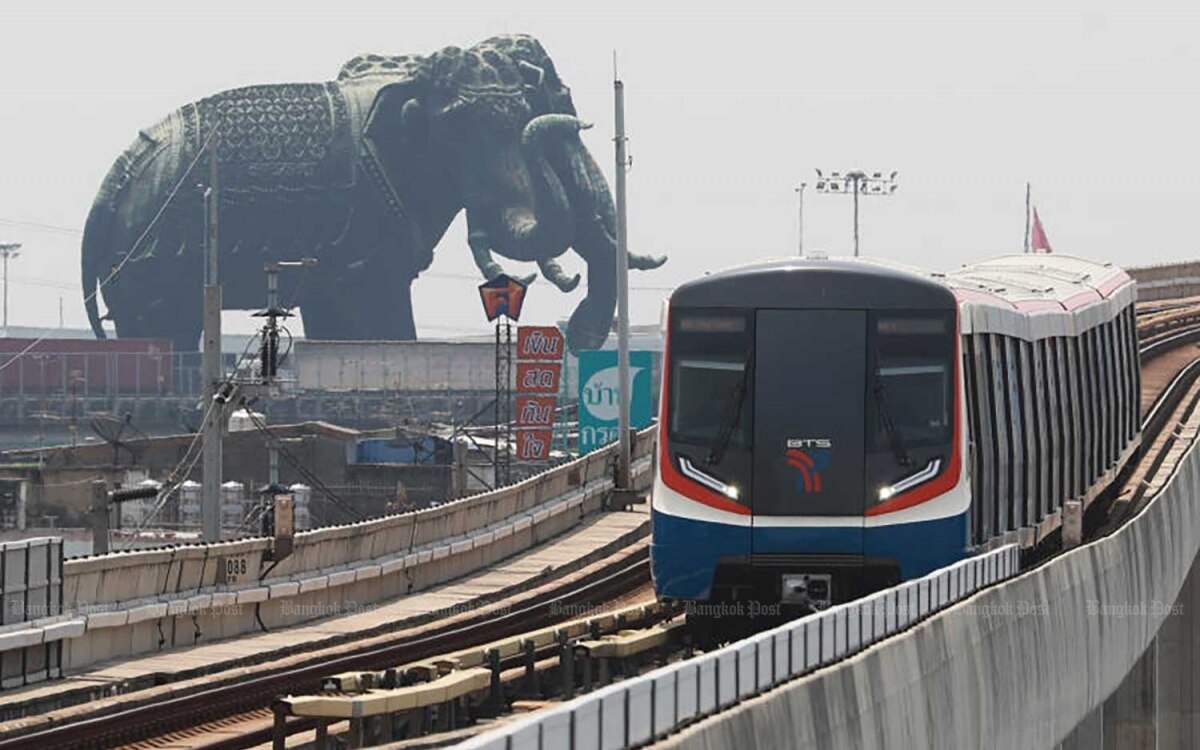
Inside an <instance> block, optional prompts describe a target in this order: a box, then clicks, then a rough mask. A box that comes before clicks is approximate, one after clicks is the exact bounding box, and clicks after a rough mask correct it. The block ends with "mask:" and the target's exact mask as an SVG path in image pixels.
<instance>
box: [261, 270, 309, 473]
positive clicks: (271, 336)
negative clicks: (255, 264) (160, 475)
mask: <svg viewBox="0 0 1200 750" xmlns="http://www.w3.org/2000/svg"><path fill="white" fill-rule="evenodd" d="M315 265H317V259H316V258H303V259H301V260H277V261H270V262H268V263H266V264H265V265H264V266H263V270H264V271H266V272H267V309H266V311H264V312H261V313H256V316H258V317H264V318H266V319H267V324H266V325H265V326H264V327H263V334H262V340H263V341H262V353H261V356H260V362H261V367H262V385H264V386H266V388H267V394H268V395H274V393H275V386H276V377H277V376H278V368H279V318H287V317H290V316H291V313H289V312H288V311H287V310H284V309H283V308H282V307H280V306H279V272H280V271H281V270H283V269H285V268H311V267H313V266H315ZM267 484H268V485H272V486H273V485H277V484H279V445H278V444H277V443H276V441H275V439H274V438H268V443H267Z"/></svg>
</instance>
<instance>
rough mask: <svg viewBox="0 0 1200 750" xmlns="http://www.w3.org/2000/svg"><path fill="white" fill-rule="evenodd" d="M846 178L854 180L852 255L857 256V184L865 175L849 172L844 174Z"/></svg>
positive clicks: (860, 182) (859, 183)
mask: <svg viewBox="0 0 1200 750" xmlns="http://www.w3.org/2000/svg"><path fill="white" fill-rule="evenodd" d="M846 177H847V179H851V180H854V257H855V258H857V257H858V186H859V185H861V184H862V179H863V178H864V177H866V175H865V174H863V173H862V172H851V173H850V174H848V175H846Z"/></svg>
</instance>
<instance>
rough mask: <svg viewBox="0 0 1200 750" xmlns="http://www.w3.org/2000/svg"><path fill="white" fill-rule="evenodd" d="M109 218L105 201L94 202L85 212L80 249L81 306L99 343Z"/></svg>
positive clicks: (101, 331)
mask: <svg viewBox="0 0 1200 750" xmlns="http://www.w3.org/2000/svg"><path fill="white" fill-rule="evenodd" d="M111 216H112V211H111V209H110V208H109V206H107V205H105V202H104V201H101V200H97V201H96V202H95V204H93V205H92V210H91V211H89V212H88V217H87V223H86V224H85V225H84V228H83V248H82V252H81V253H80V257H81V262H80V266H81V279H80V280H81V282H82V286H83V306H84V307H85V308H86V309H87V316H88V323H90V324H91V326H92V333H94V334H95V335H96V338H98V339H105V338H108V335H107V334H106V333H105V332H104V326H102V325H101V324H100V306H99V302H98V298H99V297H100V274H101V273H102V272H103V269H104V251H105V250H106V249H107V242H106V241H107V239H108V224H109V219H110V218H111Z"/></svg>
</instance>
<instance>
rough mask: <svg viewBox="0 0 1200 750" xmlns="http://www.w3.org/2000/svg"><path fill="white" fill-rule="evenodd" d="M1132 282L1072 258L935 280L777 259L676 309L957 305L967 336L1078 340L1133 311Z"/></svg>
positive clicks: (719, 278) (861, 261)
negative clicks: (1129, 310)
mask: <svg viewBox="0 0 1200 750" xmlns="http://www.w3.org/2000/svg"><path fill="white" fill-rule="evenodd" d="M1135 296H1136V288H1135V284H1134V281H1133V279H1132V278H1130V276H1129V275H1128V274H1127V273H1125V272H1124V271H1123V270H1121V269H1120V268H1118V267H1117V266H1114V265H1113V264H1111V263H1105V262H1101V261H1094V260H1090V259H1088V258H1079V257H1075V256H1070V255H1058V254H1053V255H1051V254H1023V255H1004V256H1000V257H997V258H991V259H989V260H984V261H980V262H978V263H972V264H968V265H964V266H963V267H961V268H959V269H957V270H955V271H951V272H948V273H934V272H930V271H924V270H922V269H919V268H914V267H912V266H907V265H905V264H902V263H897V262H894V261H890V260H883V259H879V258H858V259H855V258H830V259H827V258H780V259H771V260H761V261H755V262H752V263H747V264H744V265H740V266H734V267H731V268H727V269H724V270H721V271H717V272H714V273H712V274H709V275H707V276H704V277H702V278H700V279H696V280H695V281H691V282H688V283H686V284H683V285H682V286H680V287H679V288H678V289H676V290H675V292H674V293H673V294H672V295H671V304H672V305H681V306H705V307H739V306H745V305H746V304H748V301H751V302H750V303H751V304H753V305H755V306H761V307H776V306H778V307H812V308H821V307H824V308H830V307H832V308H871V309H936V308H940V307H952V306H954V305H955V304H957V305H958V307H959V310H960V321H961V328H962V331H963V333H999V334H1004V335H1008V336H1016V337H1018V338H1022V339H1026V340H1030V341H1033V340H1037V339H1041V338H1045V337H1048V336H1075V335H1078V334H1080V333H1082V332H1084V331H1086V330H1088V329H1090V328H1092V327H1093V326H1096V325H1100V324H1101V323H1104V322H1107V321H1109V320H1111V319H1113V318H1114V317H1116V315H1117V314H1118V313H1119V312H1120V311H1121V310H1123V309H1124V308H1125V307H1127V306H1128V305H1130V304H1132V303H1133V301H1134V298H1135Z"/></svg>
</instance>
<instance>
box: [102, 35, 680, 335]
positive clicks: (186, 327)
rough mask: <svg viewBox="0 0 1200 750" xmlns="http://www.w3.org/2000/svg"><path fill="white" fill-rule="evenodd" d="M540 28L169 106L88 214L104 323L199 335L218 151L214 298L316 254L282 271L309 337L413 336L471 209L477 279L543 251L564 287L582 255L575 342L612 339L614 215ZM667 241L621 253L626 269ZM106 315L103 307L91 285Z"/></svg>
mask: <svg viewBox="0 0 1200 750" xmlns="http://www.w3.org/2000/svg"><path fill="white" fill-rule="evenodd" d="M586 127H587V125H586V124H585V123H584V122H583V121H581V120H580V119H579V118H578V117H577V116H576V112H575V106H574V103H573V102H572V100H571V94H570V90H569V89H568V88H567V87H566V86H565V85H564V84H563V82H562V81H561V80H560V79H559V77H558V74H557V72H556V71H555V69H554V64H553V62H552V61H551V60H550V57H549V56H548V55H547V54H546V52H545V50H544V49H543V48H542V45H541V44H540V43H539V42H538V41H537V40H535V39H533V38H532V37H529V36H526V35H511V36H499V37H493V38H491V39H488V40H486V41H484V42H481V43H479V44H477V45H475V46H474V47H471V48H469V49H465V50H464V49H460V48H457V47H448V48H446V49H443V50H440V51H438V52H435V53H433V54H431V55H428V56H424V57H422V56H415V55H404V56H396V57H385V56H381V55H363V56H359V57H356V58H354V59H353V60H351V61H350V62H348V63H346V64H345V65H344V66H343V67H342V69H341V71H340V73H339V74H338V77H337V80H335V81H331V82H326V83H289V84H273V85H259V86H249V87H246V88H240V89H233V90H230V91H225V92H221V93H219V94H216V95H214V96H211V97H208V98H206V99H202V100H200V101H198V102H195V103H192V104H188V105H186V106H184V107H182V108H180V109H178V110H176V111H175V112H172V113H171V114H170V115H168V116H167V117H166V118H165V119H164V120H162V121H161V122H159V123H158V124H156V125H154V126H153V127H151V128H149V129H147V130H144V131H142V132H141V133H139V135H138V138H137V140H136V141H134V143H133V145H131V146H130V147H129V148H128V149H126V150H125V152H124V153H123V154H121V156H120V157H118V159H117V161H116V163H115V164H114V166H113V167H112V169H111V170H110V171H109V173H108V175H107V176H106V177H105V179H104V182H103V183H102V184H101V186H100V190H99V193H98V195H97V197H96V200H95V202H94V203H93V205H92V208H91V211H90V212H89V214H88V218H87V222H86V225H85V228H84V237H83V247H82V262H81V266H82V282H83V293H84V299H85V303H86V307H87V313H88V318H89V320H90V322H91V326H92V330H93V331H94V332H95V334H96V336H97V337H98V338H104V337H105V331H104V328H103V326H102V324H101V321H102V320H104V319H109V320H112V321H113V322H114V324H115V326H116V330H117V335H118V336H121V337H135V338H146V337H161V338H169V339H171V340H173V342H174V344H175V347H176V348H177V349H178V350H181V351H191V350H194V349H195V348H196V344H197V341H198V340H199V336H200V331H201V328H202V321H201V308H202V306H201V304H200V300H201V288H202V285H203V283H204V282H203V279H204V274H205V269H206V264H205V237H206V214H205V205H206V198H205V189H206V188H207V185H206V183H207V182H208V181H209V174H210V172H211V170H212V165H211V163H210V159H211V158H213V156H214V155H215V156H216V159H217V165H216V167H217V168H216V172H217V188H218V189H217V195H218V196H219V199H218V202H217V210H218V217H219V221H218V230H219V231H218V238H219V239H218V243H217V251H218V252H217V256H218V264H217V265H218V274H219V278H220V281H221V285H222V295H223V306H224V307H225V308H227V309H253V308H257V307H261V306H262V301H263V298H264V291H263V290H264V277H263V274H262V270H263V266H264V264H265V263H267V262H271V261H284V260H296V259H300V258H307V257H311V258H316V259H317V261H318V263H317V265H316V266H315V267H313V268H312V269H311V270H306V271H302V272H297V273H295V274H285V275H283V276H282V277H281V279H280V294H281V296H280V298H281V299H282V300H285V301H291V302H292V303H293V304H298V305H299V307H300V309H301V311H302V313H303V315H304V325H305V330H306V333H307V335H308V336H309V337H310V338H315V339H360V340H412V339H415V338H416V326H415V324H414V321H413V309H412V298H411V286H412V283H413V281H414V280H415V279H416V278H417V276H418V275H419V274H420V273H421V272H422V271H424V270H425V269H426V268H428V267H429V265H430V263H431V262H432V260H433V250H434V248H435V247H436V245H437V244H438V242H439V241H440V240H441V238H442V236H443V235H444V234H445V232H446V229H447V228H448V227H449V225H450V223H451V222H452V221H453V220H454V218H455V217H456V216H457V215H458V213H459V212H460V211H462V210H465V211H466V215H467V227H468V234H469V239H468V245H469V248H470V252H471V254H472V257H473V259H474V261H475V263H476V265H477V266H478V267H479V270H480V271H481V273H482V274H483V276H484V278H485V279H492V278H495V277H496V276H497V275H499V274H501V273H503V269H502V267H501V266H500V264H499V263H498V262H497V261H496V259H495V256H500V257H503V258H508V259H511V260H517V261H528V262H535V263H537V265H538V268H539V270H540V271H541V272H542V274H543V275H544V276H545V277H546V279H547V280H548V281H550V282H551V283H553V284H554V285H555V286H557V287H558V288H559V289H562V290H563V291H571V290H573V289H574V288H575V286H576V285H577V284H578V283H579V277H578V276H576V277H568V276H567V275H566V274H565V273H564V272H563V270H562V268H561V266H560V265H559V264H558V261H557V260H556V259H557V258H558V257H559V256H561V255H562V254H563V253H565V252H566V251H567V250H568V249H574V250H575V252H576V253H578V255H579V256H580V257H581V258H583V259H584V261H585V263H586V268H587V276H588V281H587V295H586V297H585V298H584V299H583V300H582V301H581V302H580V304H579V305H578V307H577V308H576V309H575V311H574V312H573V313H572V315H571V319H570V321H569V323H568V326H567V332H566V334H567V343H568V345H569V346H570V348H571V349H572V350H573V351H579V350H581V349H591V348H596V347H598V346H600V345H601V344H603V342H604V340H605V339H606V338H607V335H608V332H609V329H610V327H611V321H612V316H613V311H614V308H615V304H616V274H615V249H616V243H615V241H614V239H613V238H614V237H615V235H616V226H615V215H614V211H613V201H612V196H611V194H610V193H609V189H608V184H607V182H606V181H605V179H604V176H603V175H602V174H601V172H600V169H599V167H598V166H597V165H596V162H595V160H594V159H593V158H592V156H591V154H590V153H589V152H588V150H587V149H586V147H585V146H584V145H583V142H582V141H581V140H580V137H579V131H580V130H582V129H583V128H586ZM665 260H666V259H665V258H651V257H647V256H642V255H637V254H633V253H631V254H630V267H631V268H635V269H652V268H657V267H658V266H660V265H662V263H663V262H665ZM101 295H102V296H103V300H104V303H105V306H106V307H107V313H106V314H105V316H104V317H103V318H102V317H101V315H100V309H99V304H98V302H99V298H100V296H101Z"/></svg>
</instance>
